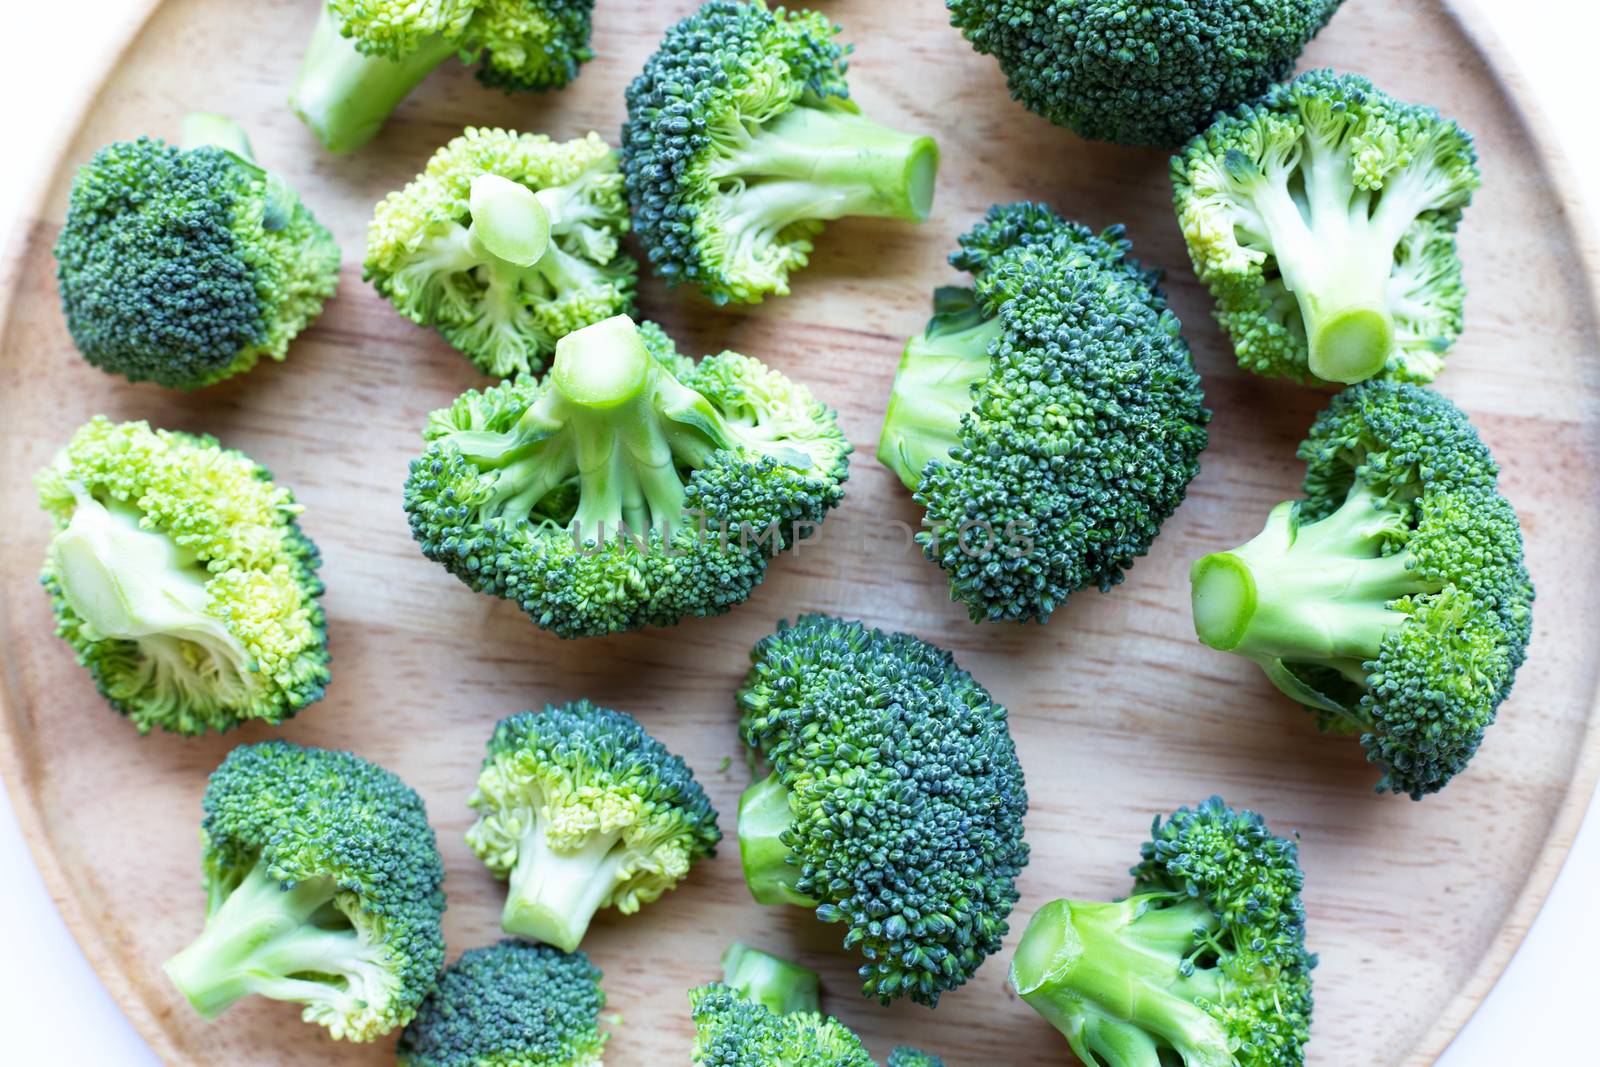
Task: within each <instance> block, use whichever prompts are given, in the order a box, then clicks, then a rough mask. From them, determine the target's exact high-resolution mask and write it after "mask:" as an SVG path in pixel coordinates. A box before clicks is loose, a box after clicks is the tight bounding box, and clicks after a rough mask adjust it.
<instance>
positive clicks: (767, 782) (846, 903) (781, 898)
mask: <svg viewBox="0 0 1600 1067" xmlns="http://www.w3.org/2000/svg"><path fill="white" fill-rule="evenodd" d="M750 658H751V662H752V664H753V666H752V668H751V671H750V674H749V675H748V676H747V677H746V679H745V682H744V685H743V687H742V688H741V689H740V690H739V695H738V701H739V707H740V709H741V712H742V718H741V719H740V732H741V734H742V735H743V736H744V738H745V742H746V744H748V745H749V746H750V747H751V748H752V749H753V750H754V751H755V754H756V755H757V756H759V757H760V758H762V759H763V760H764V761H765V762H766V763H767V765H768V767H769V768H770V774H769V775H768V777H766V778H764V779H762V780H761V781H759V782H757V783H756V784H755V785H752V786H751V787H750V788H749V789H748V790H746V791H745V794H744V796H743V797H742V798H741V799H740V801H739V850H740V854H741V857H742V859H743V863H744V872H745V881H746V883H747V884H748V885H749V887H750V892H751V895H752V896H754V897H755V899H756V900H757V901H758V902H760V903H762V904H783V903H788V904H798V905H801V906H803V907H807V908H812V909H815V911H816V915H817V918H818V919H820V920H821V921H823V922H825V923H844V924H845V926H846V928H847V930H846V934H845V937H844V946H845V947H846V948H856V949H858V950H859V951H860V952H861V954H862V956H863V957H865V960H866V962H865V964H864V965H863V966H862V967H861V968H860V974H861V978H862V993H863V994H864V995H866V996H869V997H876V998H878V999H879V1000H880V1001H882V1002H884V1003H888V1002H889V1001H891V1000H893V999H895V998H896V997H900V996H909V997H910V998H911V999H912V1000H914V1001H916V1002H917V1003H919V1004H926V1005H928V1006H929V1007H932V1006H934V1005H935V1004H937V1003H938V1000H939V994H940V993H941V992H943V991H945V990H949V989H954V988H956V987H957V986H960V985H961V984H963V983H964V982H966V980H967V979H968V978H970V977H971V976H972V975H973V973H974V972H976V971H977V969H978V966H979V965H980V964H981V963H982V962H983V960H984V958H985V957H986V956H988V955H989V954H991V953H993V952H996V951H998V950H999V948H1000V942H1001V939H1002V938H1003V937H1004V936H1005V933H1006V930H1007V926H1006V916H1008V915H1009V914H1010V913H1011V908H1012V906H1013V905H1015V904H1016V902H1017V891H1016V887H1015V886H1016V879H1017V874H1018V872H1020V871H1021V870H1022V868H1023V866H1024V865H1025V864H1026V863H1027V860H1028V848H1027V846H1026V845H1025V844H1023V841H1022V817H1023V815H1024V814H1025V813H1026V811H1027V808H1028V796H1027V792H1026V790H1025V789H1024V784H1023V778H1022V766H1021V764H1020V763H1018V761H1017V753H1016V749H1015V747H1014V746H1013V745H1012V742H1011V733H1010V731H1009V729H1008V728H1007V726H1006V709H1005V708H1004V707H1002V706H1001V705H999V704H997V703H995V702H994V700H993V698H992V697H990V696H989V694H988V692H987V691H985V690H984V689H983V687H982V686H980V685H978V683H977V682H975V681H973V679H972V676H971V675H969V674H968V673H967V672H966V671H964V670H962V669H961V668H959V667H958V666H956V663H955V660H954V658H953V657H952V656H951V655H950V653H948V652H945V651H943V650H942V649H939V648H936V647H934V646H933V645H930V644H928V643H927V642H925V641H921V640H918V639H917V638H915V637H912V636H910V635H909V634H889V633H884V632H883V631H881V630H873V629H868V628H866V627H864V626H862V625H861V624H860V623H855V622H843V621H841V620H839V619H833V618H829V617H827V616H825V615H807V616H803V617H801V618H800V619H799V620H797V621H796V622H795V623H794V624H793V625H792V626H790V625H784V626H783V627H781V628H780V629H779V630H778V632H777V633H774V634H771V635H769V636H767V637H765V638H763V639H762V640H761V641H760V642H759V643H758V644H757V645H756V646H755V648H754V649H753V650H752V651H751V653H750ZM841 813H848V817H844V816H843V815H841Z"/></svg>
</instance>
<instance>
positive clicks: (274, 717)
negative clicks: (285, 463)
mask: <svg viewBox="0 0 1600 1067" xmlns="http://www.w3.org/2000/svg"><path fill="white" fill-rule="evenodd" d="M34 480H35V483H36V484H37V486H38V489H39V502H40V504H41V505H42V506H43V507H44V509H45V510H46V511H47V512H49V513H50V516H51V518H52V519H54V520H55V524H56V530H57V532H56V535H55V538H54V540H52V541H51V542H50V551H49V555H48V556H47V557H46V559H45V566H44V574H43V578H42V581H43V582H44V587H45V589H46V591H48V592H49V594H50V605H51V607H52V608H53V609H54V611H55V615H56V632H57V633H58V634H60V635H61V637H63V638H64V639H65V640H66V641H67V643H68V644H70V645H71V646H72V647H73V650H74V651H75V652H77V654H78V662H80V663H82V664H83V665H84V666H85V667H87V668H88V669H89V672H90V674H92V675H93V676H94V680H95V684H96V685H97V686H98V687H99V689H100V692H101V693H102V694H103V695H104V696H105V698H106V700H108V701H109V702H110V703H111V706H112V707H113V708H115V709H116V710H117V711H119V712H121V713H122V714H124V715H126V716H127V717H128V718H129V720H130V721H132V723H133V724H134V725H135V726H136V727H138V729H139V732H140V733H148V732H149V731H150V729H151V728H152V727H158V726H159V727H160V728H161V729H163V730H170V731H172V732H174V733H180V734H203V733H205V732H206V731H207V730H217V731H222V730H227V729H229V728H231V727H234V726H237V725H239V724H240V723H243V722H251V721H257V720H259V721H262V722H268V723H278V722H282V721H283V720H284V719H287V718H289V717H290V716H292V715H294V714H295V712H297V711H299V710H300V709H301V708H303V707H305V706H306V705H307V704H310V703H312V702H313V701H316V700H319V699H321V697H322V690H323V687H324V686H325V685H326V684H327V682H328V645H327V630H326V620H325V618H324V616H323V613H322V608H321V607H320V606H319V605H318V603H317V598H318V597H319V596H321V595H322V581H321V579H319V578H318V577H317V566H318V564H319V563H320V557H319V556H318V554H317V547H316V545H314V544H312V543H311V541H310V539H309V538H307V537H306V536H305V534H303V533H301V532H300V527H299V525H298V524H297V523H296V522H295V516H296V515H298V514H300V512H301V511H303V510H304V509H303V508H302V507H301V506H300V505H298V504H296V503H295V502H294V494H292V493H290V492H289V490H288V489H284V488H281V487H279V486H276V485H274V484H273V483H272V476H271V475H270V474H269V473H268V472H267V471H266V469H265V468H263V467H261V466H260V465H259V464H257V463H256V462H255V461H254V460H252V459H250V457H248V456H246V455H245V454H244V453H242V452H238V451H235V450H233V449H231V448H223V447H222V446H221V445H220V444H218V443H217V441H216V440H215V439H214V438H211V437H194V436H191V435H189V434H186V433H177V432H174V431H171V430H152V429H151V428H150V426H149V424H148V423H145V422H124V423H113V422H111V421H110V420H109V419H107V418H106V417H105V416H103V415H98V416H96V417H95V418H93V419H90V420H89V421H88V422H87V423H85V424H84V425H83V426H82V427H80V428H79V429H78V431H77V433H75V434H73V436H72V440H71V441H70V442H68V444H67V446H66V448H64V449H63V450H62V451H61V453H60V454H59V455H57V456H56V458H55V461H54V462H53V463H51V465H50V466H48V467H46V468H45V469H44V470H42V471H40V472H39V473H38V475H36V476H35V479H34Z"/></svg>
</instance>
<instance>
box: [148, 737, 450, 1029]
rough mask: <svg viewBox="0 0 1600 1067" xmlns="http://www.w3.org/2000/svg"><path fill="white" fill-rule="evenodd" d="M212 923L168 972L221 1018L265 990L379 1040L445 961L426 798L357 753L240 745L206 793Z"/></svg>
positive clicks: (407, 1017) (410, 1011) (310, 1016)
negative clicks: (223, 1013) (243, 1001)
mask: <svg viewBox="0 0 1600 1067" xmlns="http://www.w3.org/2000/svg"><path fill="white" fill-rule="evenodd" d="M203 807H204V810H205V819H204V821H203V822H202V823H201V826H200V830H201V838H202V840H203V842H204V853H203V856H202V863H201V866H202V869H203V870H204V872H205V888H206V897H207V907H206V924H205V929H203V930H202V931H201V932H200V936H199V937H197V938H196V939H195V940H194V942H193V943H192V944H190V945H189V946H188V947H187V948H185V949H184V950H183V951H182V952H179V953H178V954H177V955H176V956H174V957H172V958H171V959H170V960H168V961H167V962H166V965H165V969H166V972H167V975H168V976H169V977H170V978H171V979H172V981H173V984H175V985H176V986H177V987H178V989H179V990H180V991H181V992H182V993H183V995H184V996H185V997H187V998H188V1000H189V1002H190V1003H191V1004H192V1005H194V1007H195V1010H197V1011H198V1012H200V1014H202V1015H204V1016H205V1017H207V1018H213V1017H215V1016H216V1015H218V1014H220V1013H221V1012H222V1011H224V1010H225V1009H227V1008H228V1007H229V1006H230V1005H232V1004H233V1003H234V1002H235V1001H238V1000H239V999H240V998H242V997H245V996H249V995H250V994H259V995H260V996H264V997H268V998H269V999H272V1000H284V1001H289V1002H291V1003H296V1004H301V1005H304V1011H303V1012H302V1017H303V1018H304V1019H305V1021H306V1022H308V1023H316V1024H318V1025H320V1026H325V1027H327V1028H328V1032H329V1033H330V1034H331V1035H332V1036H333V1037H335V1038H337V1039H339V1040H344V1041H373V1040H376V1039H377V1038H379V1037H381V1036H383V1035H384V1034H387V1033H389V1032H390V1031H391V1030H394V1029H396V1028H397V1027H401V1026H404V1025H405V1024H406V1023H408V1022H410V1021H411V1018H412V1016H413V1015H415V1014H416V1012H417V1008H418V1006H419V1005H420V1004H421V1003H422V1001H423V998H424V997H425V996H427V995H428V993H429V991H430V990H432V989H433V987H434V982H435V979H436V978H437V977H438V974H439V968H440V966H441V965H442V964H443V963H444V935H443V933H442V931H441V928H440V921H441V919H442V917H443V915H444V891H443V890H442V889H441V886H442V885H443V882H444V865H443V863H442V862H441V861H440V859H439V850H438V848H437V847H436V846H435V844H434V837H433V829H432V828H431V827H430V826H429V825H428V816H427V812H426V811H425V810H424V808H423V804H422V799H421V798H420V797H418V796H417V794H416V793H415V792H413V791H412V790H411V788H410V787H409V786H407V785H406V784H405V783H404V782H402V781H401V780H400V779H399V778H397V777H395V776H394V775H393V774H391V773H389V772H388V771H386V770H384V769H383V768H382V767H379V766H377V765H375V764H372V763H368V762H367V761H366V760H364V759H362V758H360V757H359V756H356V755H354V754H352V753H349V752H333V751H329V750H327V749H321V748H302V747H300V746H299V745H292V744H289V743H288V742H286V741H268V742H265V743H263V744H256V745H240V746H239V747H238V748H235V749H234V750H233V751H232V752H230V753H228V756H227V758H226V759H224V760H223V761H222V765H221V766H220V767H218V768H217V769H216V771H215V772H214V773H213V774H212V775H211V782H210V785H208V786H207V787H206V794H205V800H204V802H203Z"/></svg>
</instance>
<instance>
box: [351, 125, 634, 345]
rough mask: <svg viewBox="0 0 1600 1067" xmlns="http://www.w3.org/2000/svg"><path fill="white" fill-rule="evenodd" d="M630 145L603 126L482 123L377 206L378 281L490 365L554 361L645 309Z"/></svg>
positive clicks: (413, 313)
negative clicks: (627, 165)
mask: <svg viewBox="0 0 1600 1067" xmlns="http://www.w3.org/2000/svg"><path fill="white" fill-rule="evenodd" d="M627 231H628V205H627V202H626V201H625V200H624V199H623V191H622V175H621V174H620V173H619V172H618V171H617V154H616V152H615V151H613V150H612V149H611V148H610V147H609V146H608V145H607V144H606V143H605V142H604V141H602V140H601V139H600V137H599V135H598V134H594V133H591V134H589V135H588V136H587V137H580V138H578V139H576V140H572V141H565V142H556V141H552V140H550V138H548V137H545V136H544V135H543V134H531V133H524V134H518V133H514V132H512V131H510V130H479V129H469V130H467V131H466V132H465V133H463V134H462V135H461V136H460V137H457V138H456V139H454V140H453V141H451V142H450V143H449V144H447V145H445V146H444V147H443V148H441V149H439V151H437V152H435V153H434V155H433V158H432V159H430V160H429V161H428V165H427V168H426V169H425V170H424V171H423V172H422V173H421V174H420V175H418V176H417V178H416V179H415V180H414V181H412V182H411V183H410V184H409V185H407V186H406V187H405V188H404V189H403V190H401V191H399V192H394V193H390V194H389V195H388V196H387V197H385V198H384V200H383V201H382V203H380V204H379V205H378V208H377V212H376V213H375V214H374V215H373V218H372V226H371V229H370V231H369V235H368V239H367V260H366V277H367V280H368V281H370V282H372V284H373V285H374V286H375V287H376V288H377V290H378V292H380V293H382V294H383V295H384V296H386V297H388V298H389V299H390V301H392V302H393V303H394V306H395V307H396V308H398V309H399V311H400V313H401V314H402V315H404V316H405V317H406V318H408V319H410V320H411V321H412V322H415V323H417V324H418V325H421V326H433V327H436V328H437V329H438V331H439V332H440V333H441V334H443V335H444V337H445V340H447V341H449V342H450V343H451V344H452V345H454V346H455V347H456V348H458V349H460V350H461V351H462V352H463V353H464V354H465V355H466V356H467V358H468V359H470V360H472V362H473V363H475V364H477V366H478V369H479V370H481V371H483V372H484V373H485V374H493V375H497V376H500V377H506V376H509V375H513V374H519V373H525V372H530V371H531V372H538V371H539V370H542V369H543V367H544V365H545V361H546V360H547V359H548V358H549V356H550V353H551V352H553V351H554V350H555V343H556V341H557V340H558V339H560V338H561V337H564V336H565V335H567V334H569V333H571V332H572V331H573V330H577V329H581V328H582V327H584V326H588V325H591V324H592V323H596V322H599V321H600V320H601V319H607V318H610V317H611V316H613V315H625V314H629V313H631V312H632V311H633V288H634V278H635V275H636V274H637V272H638V269H639V268H638V264H636V263H635V262H634V261H633V257H632V256H630V255H628V254H627V253H626V252H623V251H621V250H620V249H619V248H618V244H617V239H618V238H619V237H620V236H621V235H622V234H624V233H626V232H627Z"/></svg>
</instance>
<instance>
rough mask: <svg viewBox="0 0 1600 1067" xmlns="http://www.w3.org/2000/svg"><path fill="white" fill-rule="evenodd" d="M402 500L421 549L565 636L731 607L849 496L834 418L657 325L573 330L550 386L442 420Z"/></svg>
mask: <svg viewBox="0 0 1600 1067" xmlns="http://www.w3.org/2000/svg"><path fill="white" fill-rule="evenodd" d="M423 436H424V439H425V440H426V441H427V448H426V451H424V452H423V454H422V456H421V458H419V459H416V460H414V461H412V464H411V475H410V477H409V479H408V480H407V482H406V490H405V506H406V511H407V513H408V514H409V516H410V519H411V531H412V534H413V536H414V537H415V538H416V539H417V541H418V542H419V543H420V544H421V545H422V551H423V553H424V554H425V555H426V556H428V557H429V558H430V559H434V560H437V561H438V562H440V563H442V564H444V566H445V567H447V568H448V569H449V570H450V571H451V573H453V574H455V575H456V576H457V577H459V578H460V579H461V580H462V581H463V582H465V583H466V584H467V585H469V586H471V587H472V588H473V589H476V590H479V591H481V592H485V593H490V594H492V595H494V596H501V597H505V598H506V599H508V600H511V601H513V602H514V603H517V604H520V605H521V606H522V608H523V610H525V611H526V612H527V613H528V614H529V616H530V617H532V618H533V620H534V621H535V622H536V623H538V624H539V625H540V626H542V627H544V628H546V629H548V630H553V631H554V632H555V633H557V634H559V635H561V636H563V637H584V636H591V635H601V634H609V633H616V632H619V631H622V630H631V629H636V628H638V627H641V626H669V625H671V624H672V623H674V622H677V621H678V620H679V619H681V618H683V617H685V616H701V615H717V614H721V613H722V612H725V611H727V610H728V609H730V608H732V607H734V606H735V605H737V604H739V603H740V602H742V601H743V600H745V598H747V597H748V596H749V595H750V593H751V592H752V591H753V590H754V589H755V587H756V585H758V584H759V583H760V581H761V579H762V578H763V577H764V576H765V575H766V570H767V564H768V561H769V560H770V559H771V558H772V557H773V556H774V555H776V554H777V553H778V552H780V551H782V550H783V549H785V548H787V547H789V546H790V545H792V544H793V543H795V541H797V540H798V539H799V538H803V537H805V536H808V535H809V534H810V533H811V531H812V530H813V529H814V528H815V527H816V526H817V525H818V524H819V523H821V522H822V519H823V517H824V516H825V515H826V514H827V512H828V511H830V510H831V509H832V508H833V507H834V505H836V504H838V502H839V500H840V499H841V498H842V497H843V495H844V488H843V486H844V480H845V478H846V477H847V475H848V473H849V468H848V459H847V457H848V454H849V452H850V445H849V442H848V441H846V440H845V437H844V435H843V434H842V433H841V432H840V430H839V427H838V423H837V420H836V417H835V415H834V413H833V412H832V411H831V410H829V409H828V408H826V407H824V406H823V405H821V404H819V403H818V402H817V401H816V400H815V399H813V398H812V396H811V393H810V391H809V390H807V389H806V388H805V387H804V386H801V385H798V384H796V383H794V382H791V381H789V380H788V379H787V378H785V377H783V376H782V375H781V374H778V373H776V372H774V371H772V370H769V369H768V368H767V367H765V366H764V365H762V364H761V363H759V362H758V361H756V360H754V359H750V358H748V357H746V356H741V355H738V354H737V353H733V352H724V353H722V354H720V355H716V356H708V357H706V358H705V359H702V360H701V361H700V362H699V363H696V362H694V361H693V360H690V359H687V358H685V357H683V356H680V355H678V354H677V351H676V350H675V349H674V348H673V345H672V342H671V341H670V340H669V339H668V338H667V336H666V334H664V333H662V332H661V330H660V329H659V328H657V327H655V326H654V325H652V324H650V323H645V324H644V325H643V326H642V327H635V326H634V324H633V322H632V321H631V320H629V319H627V318H625V317H618V318H614V319H608V320H606V321H604V322H600V323H597V324H595V325H593V326H589V327H585V328H584V329H582V330H578V331H577V332H575V333H570V334H568V335H567V336H566V337H563V338H562V339H561V340H560V341H559V342H558V343H557V345H556V356H555V365H554V369H553V370H552V371H551V372H550V373H549V374H548V375H546V376H545V378H544V380H543V381H542V382H535V381H534V380H532V379H531V378H527V377H522V378H518V379H516V380H515V381H511V382H506V383H503V384H501V385H499V386H496V387H494V388H491V389H485V390H483V391H482V392H477V391H473V392H468V393H466V394H464V395H463V396H461V397H459V398H458V399H457V400H456V402H455V403H454V404H452V405H451V406H450V407H449V408H446V409H444V410H442V411H436V412H434V413H433V414H432V415H431V416H430V417H429V420H428V425H427V428H426V429H425V430H424V431H423Z"/></svg>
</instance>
